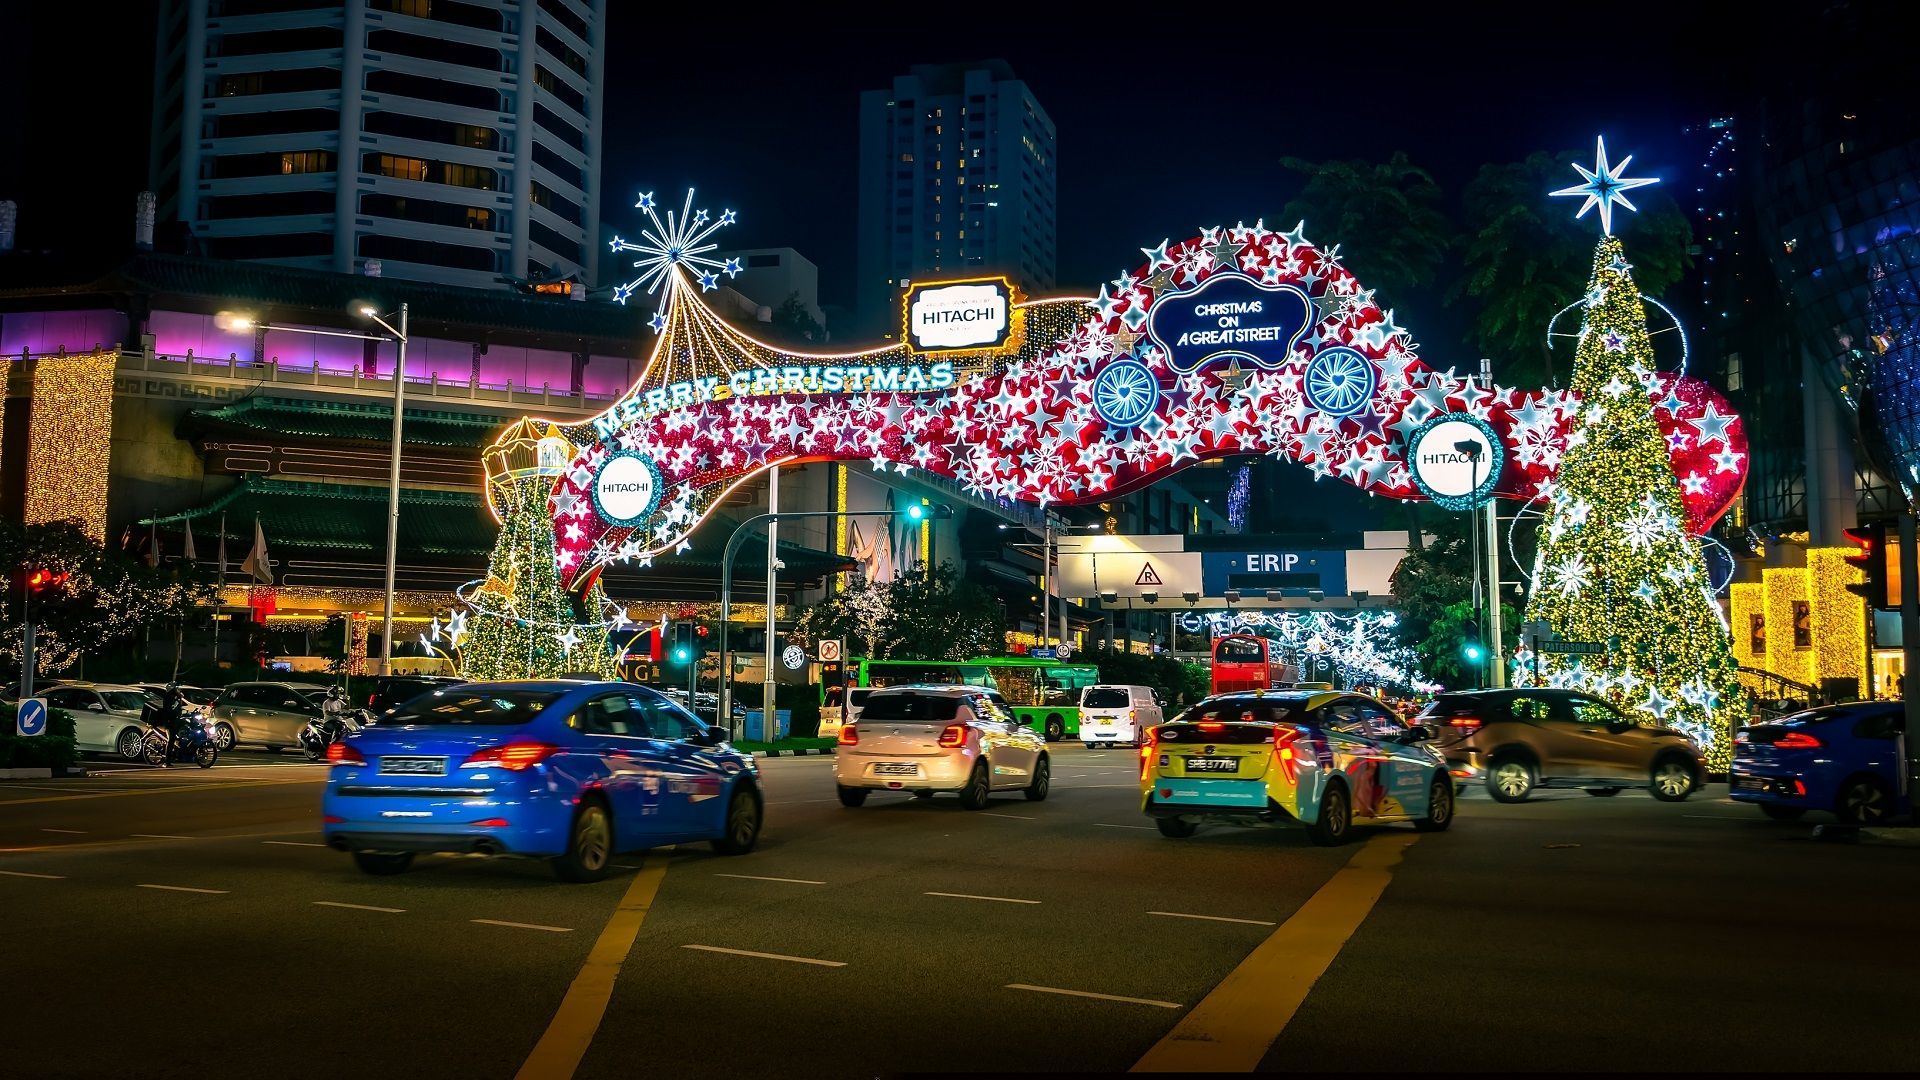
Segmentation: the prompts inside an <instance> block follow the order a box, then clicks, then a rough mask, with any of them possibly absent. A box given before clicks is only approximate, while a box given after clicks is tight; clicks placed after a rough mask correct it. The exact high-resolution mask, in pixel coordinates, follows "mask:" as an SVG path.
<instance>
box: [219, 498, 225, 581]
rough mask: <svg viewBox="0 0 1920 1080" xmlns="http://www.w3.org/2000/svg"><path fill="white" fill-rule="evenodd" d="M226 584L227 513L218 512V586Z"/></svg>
mask: <svg viewBox="0 0 1920 1080" xmlns="http://www.w3.org/2000/svg"><path fill="white" fill-rule="evenodd" d="M226 583H227V512H226V511H224V510H222V511H221V512H220V584H222V585H225V584H226Z"/></svg>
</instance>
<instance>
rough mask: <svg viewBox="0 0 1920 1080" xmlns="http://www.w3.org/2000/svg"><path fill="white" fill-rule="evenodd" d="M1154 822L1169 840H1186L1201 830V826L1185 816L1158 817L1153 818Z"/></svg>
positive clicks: (1161, 833)
mask: <svg viewBox="0 0 1920 1080" xmlns="http://www.w3.org/2000/svg"><path fill="white" fill-rule="evenodd" d="M1153 824H1154V826H1155V827H1156V828H1158V829H1159V830H1160V835H1161V836H1164V837H1166V838H1167V839H1169V840H1185V839H1186V838H1187V837H1189V836H1192V835H1193V834H1194V833H1196V832H1199V831H1200V826H1198V825H1195V824H1194V823H1193V822H1191V821H1188V820H1186V819H1184V818H1177V817H1157V818H1154V819H1153Z"/></svg>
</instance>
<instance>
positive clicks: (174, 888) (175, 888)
mask: <svg viewBox="0 0 1920 1080" xmlns="http://www.w3.org/2000/svg"><path fill="white" fill-rule="evenodd" d="M134 888H136V889H159V890H160V891H161V892H190V893H203V894H205V895H207V896H225V895H227V890H225V889H196V888H193V887H192V886H188V885H135V886H134Z"/></svg>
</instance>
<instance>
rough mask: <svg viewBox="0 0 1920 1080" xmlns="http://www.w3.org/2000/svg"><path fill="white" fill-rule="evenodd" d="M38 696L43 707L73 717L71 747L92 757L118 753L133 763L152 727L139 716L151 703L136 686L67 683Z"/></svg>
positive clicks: (147, 696) (49, 688) (144, 693)
mask: <svg viewBox="0 0 1920 1080" xmlns="http://www.w3.org/2000/svg"><path fill="white" fill-rule="evenodd" d="M37 696H39V697H43V698H46V699H47V707H48V708H52V709H65V710H66V711H67V712H69V713H71V714H72V715H73V745H74V749H76V750H86V751H90V752H92V753H96V754H119V755H120V756H121V757H123V758H126V759H127V760H128V761H137V760H139V758H140V755H141V752H142V745H143V744H144V743H145V741H146V738H147V732H149V731H152V730H154V728H153V725H151V724H148V723H147V722H146V721H144V720H142V719H141V718H140V717H141V713H142V712H143V710H144V709H145V708H146V705H147V703H148V702H149V701H151V700H155V699H154V698H153V697H151V696H149V695H148V693H147V692H146V691H145V690H142V689H140V688H139V687H137V686H121V685H119V684H117V683H82V682H68V683H61V684H60V685H58V686H53V687H48V688H47V689H46V690H45V691H42V692H41V693H40V694H39V695H37Z"/></svg>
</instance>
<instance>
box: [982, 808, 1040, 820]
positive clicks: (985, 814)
mask: <svg viewBox="0 0 1920 1080" xmlns="http://www.w3.org/2000/svg"><path fill="white" fill-rule="evenodd" d="M977 816H979V817H997V818H1006V819H1007V820H1008V821H1032V820H1033V819H1032V818H1030V817H1021V816H1020V815H1019V814H996V813H994V812H993V811H991V810H982V811H980V812H979V814H978V815H977Z"/></svg>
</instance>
